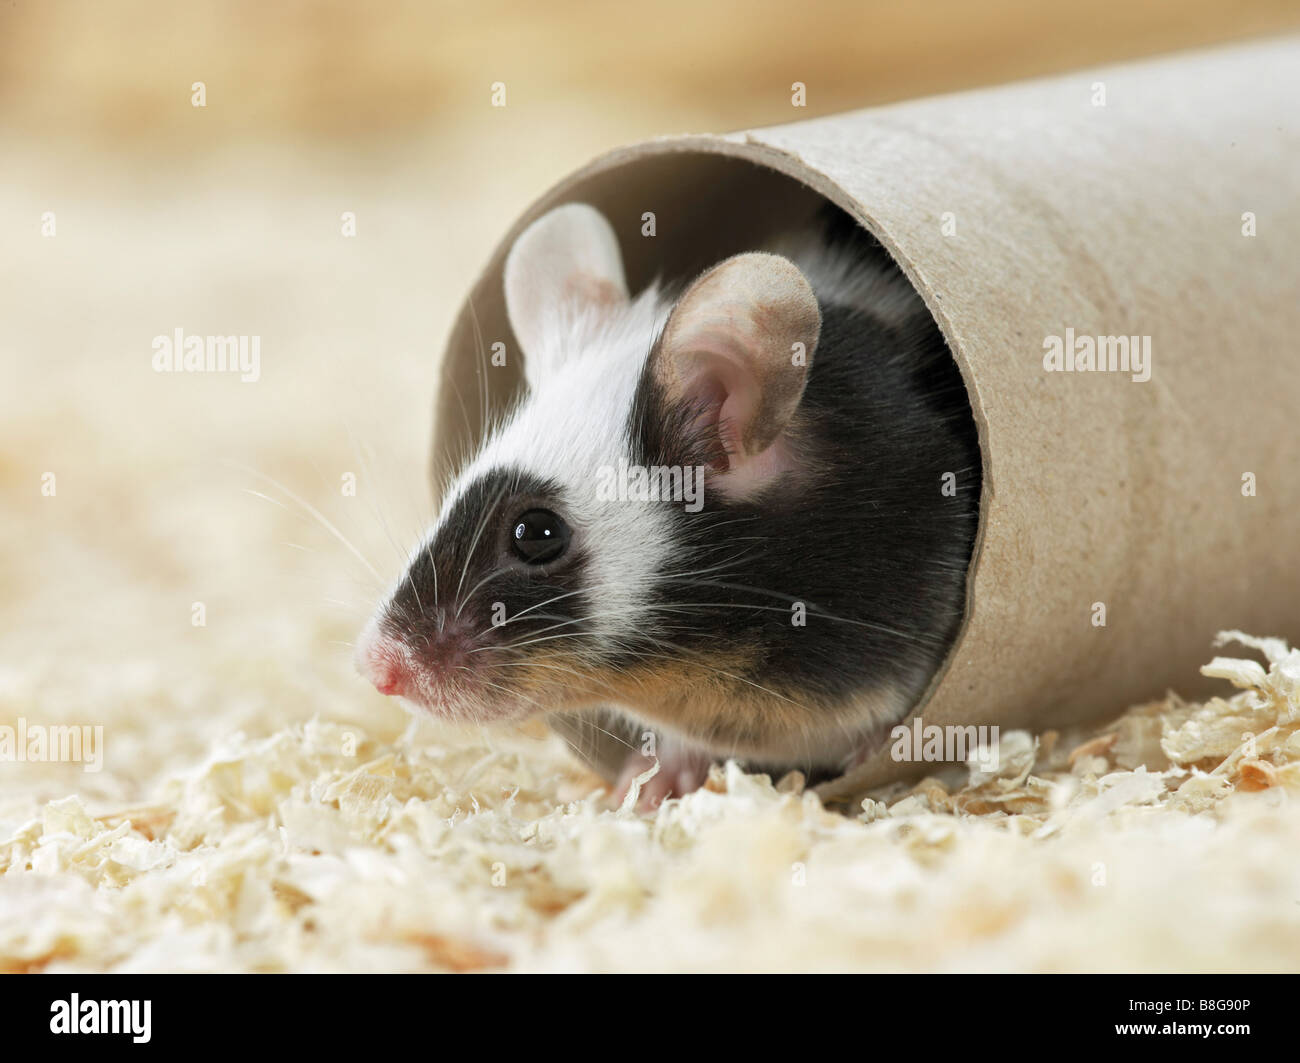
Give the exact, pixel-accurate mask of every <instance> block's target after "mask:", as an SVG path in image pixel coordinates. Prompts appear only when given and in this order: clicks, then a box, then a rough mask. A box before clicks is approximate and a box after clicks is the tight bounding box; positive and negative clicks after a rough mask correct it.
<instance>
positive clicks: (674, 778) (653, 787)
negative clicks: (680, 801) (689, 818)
mask: <svg viewBox="0 0 1300 1063" xmlns="http://www.w3.org/2000/svg"><path fill="white" fill-rule="evenodd" d="M656 762H657V763H658V764H659V770H658V771H657V772H656V773H655V774H654V775H652V776H651V777H650V778H649V779H647V780H646V781H645V782H643V783H642V784H641V792H640V793H639V794H638V795H637V802H636V807H637V810H638V811H641V812H651V811H653V810H654V809H656V808H658V807H659V806H660V805H661V804H663V803H664V802H665V801H666V800H668V798H670V797H685V796H686V795H687V794H689V793H691V792H693V791H695V790H698V789H699V788H700V787H701V786H703V785H704V782H705V780H706V779H708V777H709V765H711V764H712V763H713V758H712V757H711V756H709V754H707V753H705V752H702V751H700V750H694V749H682V748H681V747H679V746H672V745H668V744H667V743H661V745H660V749H659V756H658V758H657V761H656V758H655V757H647V756H643V755H642V754H641V752H640V751H639V750H634V751H633V752H631V753H629V754H628V755H627V759H626V760H625V761H624V762H623V768H622V770H621V771H620V772H619V775H618V782H617V783H615V784H614V801H615V802H616V803H617V804H618V805H620V806H621V805H622V804H623V801H624V800H625V799H626V797H627V794H628V791H629V790H631V789H632V783H633V782H634V781H635V780H636V778H637V777H638V776H640V775H643V774H644V773H645V772H647V771H649V770H650V769H651V768H652V767H653V766H654V765H655V763H656Z"/></svg>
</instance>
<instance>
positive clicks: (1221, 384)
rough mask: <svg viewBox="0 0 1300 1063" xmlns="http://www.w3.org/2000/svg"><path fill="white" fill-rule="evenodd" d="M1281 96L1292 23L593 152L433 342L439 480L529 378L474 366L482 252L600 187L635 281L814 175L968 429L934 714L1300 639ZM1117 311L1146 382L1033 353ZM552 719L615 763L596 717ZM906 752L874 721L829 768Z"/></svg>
mask: <svg viewBox="0 0 1300 1063" xmlns="http://www.w3.org/2000/svg"><path fill="white" fill-rule="evenodd" d="M813 91H815V87H814V89H813ZM1298 100H1300V38H1286V39H1282V40H1275V41H1266V42H1259V43H1253V44H1250V45H1246V46H1237V47H1232V48H1227V49H1220V50H1214V51H1208V52H1198V53H1190V54H1185V55H1178V56H1173V57H1166V58H1160V59H1157V60H1154V61H1148V62H1144V63H1140V64H1133V65H1126V66H1121V67H1113V68H1107V69H1102V70H1096V71H1085V72H1080V73H1076V74H1071V75H1068V76H1065V77H1059V78H1054V79H1050V80H1039V81H1032V82H1024V83H1018V84H1013V85H1009V86H1005V87H1000V88H994V89H988V90H980V91H975V92H967V93H962V94H958V95H951V96H944V97H939V98H934V99H925V100H919V101H914V102H909V103H904V104H899V105H894V106H889V107H882V108H878V109H873V110H867V111H860V112H856V113H851V114H844V115H836V116H832V117H827V118H821V119H816V120H812V121H805V122H798V123H794V124H790V125H782V126H776V127H773V128H769V129H761V130H757V131H753V132H747V133H738V134H732V135H727V136H685V137H674V138H668V139H661V140H656V141H653V142H650V143H645V144H640V145H636V146H634V147H631V148H626V149H622V150H619V151H615V152H612V153H611V154H608V155H606V156H604V157H602V158H600V159H598V160H596V161H595V162H593V163H591V164H590V165H589V166H587V167H586V168H585V169H583V170H581V171H579V172H578V173H576V174H574V175H573V176H572V177H570V178H568V179H567V180H565V181H563V182H561V183H560V184H559V185H558V186H557V187H556V188H553V189H552V190H551V191H550V192H548V193H547V194H546V195H544V196H543V197H542V198H541V199H540V200H538V201H537V202H536V203H535V204H534V205H533V206H532V207H531V208H530V209H529V210H528V211H527V212H526V214H525V215H524V216H523V217H522V218H520V219H519V221H518V222H517V223H516V225H515V226H514V227H513V229H511V231H510V232H509V233H508V234H507V235H506V237H505V238H504V240H503V241H502V243H501V245H500V247H499V248H498V250H497V252H496V253H495V254H494V256H493V257H492V259H491V261H490V262H489V263H488V265H487V267H486V269H485V271H484V272H483V274H482V275H481V277H480V278H479V280H478V281H477V283H476V285H475V287H474V289H473V292H472V295H471V299H470V302H469V303H467V305H466V307H465V309H464V310H463V311H462V313H461V315H460V318H459V320H458V322H457V323H456V325H455V327H454V330H453V333H452V336H451V340H450V343H449V346H448V349H447V353H446V356H445V358H444V362H443V374H442V387H441V389H440V392H439V395H438V397H437V408H436V425H435V436H434V471H435V483H436V484H437V487H438V489H439V490H441V488H442V486H443V483H442V481H443V479H444V478H445V476H446V475H447V473H448V471H449V470H450V469H451V468H453V467H454V465H455V462H456V460H457V459H458V457H459V456H462V455H463V454H464V453H465V452H466V451H467V450H468V449H470V447H471V444H472V442H473V440H474V439H476V438H477V434H478V433H479V432H480V430H481V427H482V412H483V407H484V397H483V391H482V389H483V388H484V387H486V390H487V402H486V405H487V407H488V408H489V409H490V410H493V411H497V410H501V409H504V408H505V407H506V406H507V405H508V403H509V401H510V399H511V397H512V396H513V394H514V392H515V389H516V388H517V387H518V386H519V380H520V375H519V365H518V363H519V359H518V358H517V357H515V358H510V359H509V360H508V361H509V364H508V365H507V366H505V367H500V368H489V367H487V366H486V363H485V361H484V359H483V357H482V350H483V347H482V345H483V344H486V345H487V347H488V348H490V347H491V344H492V343H493V342H496V341H501V342H504V343H505V344H506V346H507V350H510V351H513V350H515V345H514V340H513V337H512V336H511V334H510V330H509V326H508V324H507V322H506V318H505V313H504V306H503V300H502V294H501V269H502V263H503V259H504V256H505V253H506V251H507V250H508V249H509V247H510V245H511V244H512V242H513V240H514V238H515V237H516V236H517V235H518V234H519V232H520V231H522V229H523V228H524V227H525V226H526V225H527V224H528V223H529V222H531V221H532V220H533V219H534V218H536V217H537V216H539V215H540V214H542V213H544V212H545V211H547V210H549V209H550V208H552V207H554V206H556V205H558V204H560V203H563V202H570V201H585V202H589V203H592V204H594V205H595V206H597V207H599V208H600V209H602V210H603V211H604V212H605V213H606V215H607V216H608V217H609V218H610V219H611V221H612V222H613V224H614V226H615V229H616V230H617V231H618V234H619V237H620V241H621V243H622V246H623V250H624V255H625V258H626V260H627V267H628V279H629V283H630V284H631V285H633V287H634V289H635V287H636V286H638V285H640V284H643V283H645V282H646V281H648V280H649V279H650V277H651V276H652V275H653V274H654V273H655V272H658V271H659V270H660V269H661V268H662V269H665V270H668V271H674V270H679V269H683V268H693V269H699V268H703V267H704V266H707V265H709V264H711V263H712V262H714V261H716V260H717V258H719V257H721V256H722V255H725V254H730V253H734V252H736V251H740V250H745V249H749V248H752V247H753V246H754V245H755V243H756V242H758V241H760V240H761V239H762V238H763V237H764V236H765V234H767V233H768V232H771V231H774V230H775V229H777V228H779V227H780V226H781V224H782V223H783V222H785V221H787V220H789V219H792V218H797V217H800V216H802V215H804V214H807V213H810V212H811V211H812V210H813V209H815V207H816V206H817V204H818V203H819V201H820V197H825V198H826V199H830V200H832V201H834V202H835V203H837V204H839V205H840V206H841V207H843V208H845V209H846V210H848V211H849V212H850V213H851V214H853V215H854V216H855V217H856V218H857V219H858V220H859V221H860V222H861V224H862V225H863V226H865V227H866V228H867V229H869V230H870V231H871V232H872V233H874V234H875V235H876V236H877V237H878V238H879V239H880V240H881V241H882V242H883V243H884V245H885V246H886V247H887V248H888V249H889V251H890V252H891V253H892V254H893V256H894V257H895V259H896V260H897V261H898V263H899V264H900V265H901V267H902V268H903V270H904V271H905V272H906V274H907V276H908V277H909V278H910V279H911V281H912V283H913V284H914V285H915V286H916V288H917V290H918V291H919V292H920V294H921V295H922V297H923V298H924V299H925V302H926V304H927V305H928V306H929V308H930V310H931V311H932V312H933V314H934V316H935V319H936V320H937V321H938V323H939V325H940V326H941V328H942V329H943V332H944V334H945V336H946V337H947V339H948V343H949V345H950V347H951V349H952V352H953V355H954V357H955V358H956V360H957V362H958V364H959V366H960V368H961V371H962V373H963V375H964V378H965V380H966V383H967V387H968V389H969V391H970V395H971V402H972V407H973V409H974V415H975V418H976V421H977V423H978V426H979V430H980V437H981V444H982V448H983V457H984V492H983V499H982V520H981V532H980V537H979V541H978V542H977V545H976V553H975V561H974V563H973V565H972V573H971V578H970V584H969V588H970V593H969V596H968V602H967V621H966V625H965V627H964V629H963V632H962V634H961V636H960V638H959V639H958V642H957V644H956V646H955V647H954V649H953V651H952V653H951V654H950V656H949V660H948V662H947V665H946V667H945V669H944V670H943V672H942V673H941V674H940V675H939V676H937V677H936V680H935V682H934V683H933V684H932V685H931V688H930V691H929V692H928V694H927V696H926V698H925V699H924V700H923V701H922V703H921V705H920V706H919V707H918V710H917V711H918V712H919V714H920V715H921V717H922V719H923V721H924V723H925V724H926V725H930V724H937V725H940V726H942V725H947V724H998V725H1000V727H1001V728H1002V730H1003V732H1005V731H1007V730H1009V729H1011V728H1028V729H1031V730H1041V729H1044V728H1047V727H1055V726H1060V725H1064V724H1068V723H1071V722H1076V721H1079V720H1082V719H1085V718H1087V717H1090V716H1095V715H1098V714H1105V713H1114V712H1118V711H1119V710H1121V709H1123V708H1124V707H1125V706H1127V705H1129V704H1131V703H1134V702H1137V701H1140V700H1144V699H1147V698H1151V697H1158V696H1160V695H1162V694H1163V693H1164V692H1165V690H1166V689H1168V688H1170V687H1177V688H1178V689H1180V690H1182V691H1186V692H1193V691H1196V690H1198V689H1200V688H1201V685H1202V684H1203V682H1204V681H1203V680H1202V681H1199V682H1198V680H1197V666H1198V664H1199V663H1200V662H1201V661H1202V659H1203V658H1204V655H1205V652H1206V648H1207V647H1208V646H1209V645H1210V644H1211V640H1212V639H1213V636H1214V634H1215V632H1216V631H1218V630H1220V629H1222V628H1224V627H1237V628H1241V629H1244V630H1249V631H1255V632H1261V633H1265V634H1276V635H1279V636H1286V637H1289V638H1290V639H1291V640H1292V641H1293V642H1294V641H1295V640H1296V639H1297V637H1300V594H1297V591H1296V579H1295V558H1296V548H1297V544H1300V474H1298V472H1297V469H1300V465H1297V458H1298V457H1300V436H1298V433H1297V411H1298V410H1300V351H1298V350H1297V346H1298V345H1300V341H1298V340H1297V336H1300V127H1298V126H1297V123H1296V107H1297V101H1298ZM647 212H652V213H653V214H654V219H655V225H656V230H657V231H656V235H654V236H652V237H647V236H643V235H642V227H643V224H644V215H645V214H646V213H647ZM1252 226H1253V228H1252ZM1252 232H1253V235H1251V233H1252ZM1112 336H1114V337H1118V336H1125V337H1139V338H1141V339H1139V340H1138V341H1137V343H1138V344H1139V345H1145V344H1147V343H1149V350H1150V365H1149V371H1150V376H1149V379H1146V380H1135V379H1134V375H1135V372H1136V371H1135V370H1132V369H1130V371H1129V372H1123V371H1115V372H1111V371H1074V372H1067V371H1048V370H1047V369H1045V363H1044V356H1045V353H1046V349H1047V346H1048V344H1050V342H1051V341H1050V339H1049V338H1050V337H1058V338H1059V339H1060V340H1061V342H1062V343H1063V344H1067V345H1068V343H1069V342H1070V339H1071V337H1073V338H1074V339H1075V341H1076V342H1078V337H1091V338H1096V337H1112ZM1067 353H1068V351H1067ZM1103 360H1104V356H1103ZM1137 375H1139V376H1141V375H1142V374H1141V373H1140V372H1139V373H1137ZM1252 483H1253V494H1252ZM1103 608H1104V625H1102V624H1100V623H1099V621H1100V620H1101V619H1102V614H1101V610H1102V609H1103ZM553 722H554V723H555V725H557V726H558V728H559V729H560V730H561V731H562V732H563V733H566V734H567V735H569V736H570V737H571V738H574V739H575V740H576V741H577V742H578V744H579V745H580V746H581V748H582V749H583V751H584V753H585V754H586V755H588V757H589V759H590V760H591V761H592V762H593V764H595V765H596V766H597V767H598V768H601V769H602V770H604V771H606V772H608V771H610V770H611V763H612V761H611V759H610V758H611V757H612V756H613V755H614V754H615V753H616V752H617V749H616V747H614V746H613V745H612V743H611V741H609V740H603V739H604V736H602V735H600V733H599V732H598V731H596V730H594V729H593V728H592V727H591V726H590V725H589V724H587V723H585V722H584V721H581V720H574V719H571V718H570V719H559V720H554V721H553ZM919 767H922V766H919V765H915V764H899V763H895V762H893V761H891V760H890V758H889V754H888V749H887V748H886V749H885V750H882V751H881V752H880V753H879V754H877V755H874V756H873V757H871V758H869V759H868V760H867V761H865V762H864V763H863V764H862V766H861V767H860V768H859V769H857V770H855V771H854V772H853V773H852V774H851V775H850V776H848V777H846V778H844V779H841V780H837V781H835V782H832V783H829V784H826V785H824V786H823V787H822V788H821V792H822V794H823V796H824V797H828V798H830V797H836V796H841V797H842V796H845V795H848V794H850V793H854V792H857V791H859V790H861V789H862V788H864V787H865V786H867V785H872V784H877V783H881V782H884V781H887V780H890V779H892V778H896V777H899V776H902V775H905V774H910V773H913V772H915V771H916V770H918V768H919Z"/></svg>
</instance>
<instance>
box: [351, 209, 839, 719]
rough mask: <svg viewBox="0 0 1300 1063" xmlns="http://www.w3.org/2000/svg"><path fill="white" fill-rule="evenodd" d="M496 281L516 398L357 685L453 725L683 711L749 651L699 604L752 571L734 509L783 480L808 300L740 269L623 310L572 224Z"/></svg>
mask: <svg viewBox="0 0 1300 1063" xmlns="http://www.w3.org/2000/svg"><path fill="white" fill-rule="evenodd" d="M504 282H505V294H506V306H507V311H508V314H509V318H510V324H511V327H512V329H513V331H514V334H515V336H516V337H517V339H518V341H519V343H520V345H521V347H522V353H523V359H524V369H525V377H526V381H527V385H528V387H527V391H526V393H525V394H524V395H523V396H522V398H521V400H520V401H519V403H518V405H517V406H516V407H515V409H514V410H513V412H512V413H511V414H510V415H509V416H508V417H507V418H506V419H505V420H504V422H503V423H501V424H500V425H497V426H496V427H495V428H494V429H493V430H492V431H491V432H490V433H489V434H488V436H487V439H486V441H485V442H484V444H483V446H482V447H481V449H480V450H479V451H478V453H477V454H476V455H475V456H474V457H473V458H472V459H471V460H470V461H469V463H468V464H467V465H466V466H465V467H464V468H463V469H462V470H461V471H460V473H459V475H458V476H457V478H456V480H455V482H454V484H453V485H452V487H451V489H450V490H449V491H448V493H447V495H446V498H445V500H444V502H443V505H442V510H441V514H440V516H439V517H438V519H437V521H436V523H435V525H434V527H433V528H432V530H431V531H430V532H429V534H428V535H427V537H426V538H425V540H424V541H423V542H422V543H421V544H420V546H419V547H418V549H417V550H416V551H415V553H414V555H413V557H412V559H411V562H410V565H409V568H408V570H407V571H406V572H405V573H404V574H403V575H402V577H401V579H400V580H399V582H398V583H397V585H396V586H395V588H394V589H393V590H392V592H391V593H390V594H389V596H388V597H387V599H386V600H385V601H384V602H383V603H382V604H381V606H380V608H379V610H378V612H377V613H376V615H375V617H374V618H373V619H372V620H371V622H370V624H369V625H368V626H367V628H366V630H365V632H363V635H362V638H361V640H360V642H359V644H358V652H357V661H358V667H359V668H360V670H361V671H362V673H363V674H364V675H365V676H367V677H368V678H369V679H371V680H372V681H373V682H374V684H375V685H376V686H377V687H378V688H379V689H380V690H381V691H382V692H384V693H386V694H396V695H401V696H404V697H405V698H407V699H408V700H410V701H413V702H415V703H417V704H418V705H420V706H422V707H424V708H426V709H427V710H430V711H432V712H433V713H435V714H437V715H439V716H444V717H449V718H456V719H461V720H466V721H474V722H481V721H486V720H491V719H504V718H509V717H522V716H525V715H528V714H530V713H534V712H538V711H552V710H558V709H571V708H579V707H582V706H584V705H589V704H593V703H600V702H609V703H614V704H622V705H624V706H626V707H631V708H633V709H636V708H638V707H645V706H646V705H647V703H648V702H649V701H651V700H655V699H658V700H659V701H664V700H665V698H667V699H668V700H674V699H675V700H677V701H681V702H682V704H683V705H684V706H686V707H684V708H683V710H682V711H683V712H688V711H689V705H687V703H688V702H689V701H690V691H691V690H692V689H694V690H696V691H698V692H699V693H700V695H701V696H706V691H705V688H706V687H707V688H709V690H711V691H712V693H710V694H708V695H707V696H710V697H715V698H716V694H717V690H716V686H717V682H716V680H717V677H718V676H719V675H725V674H727V672H728V668H729V667H730V666H733V665H734V666H737V667H739V662H741V661H742V659H743V658H744V657H745V656H746V654H747V653H748V652H749V651H750V650H752V649H753V647H752V644H749V643H748V642H747V640H746V636H745V633H744V631H743V629H742V628H741V627H738V626H737V624H736V622H735V621H734V620H733V613H734V610H728V608H727V603H728V600H729V599H730V598H733V597H734V595H733V594H732V592H730V591H727V590H725V589H718V588H716V587H713V588H710V587H707V586H702V584H706V583H707V582H708V576H709V575H710V573H714V574H717V573H722V574H723V575H724V576H726V575H727V574H730V575H731V576H733V577H734V576H735V571H734V565H735V563H736V562H737V560H738V558H739V557H740V555H745V554H747V553H749V552H752V551H753V550H759V551H761V549H762V544H761V541H760V540H761V529H756V528H753V527H748V528H747V527H746V526H745V524H744V522H743V521H740V520H739V519H738V518H736V517H735V513H736V508H737V507H741V508H745V507H749V508H750V509H752V508H753V505H754V503H755V502H756V500H757V499H759V498H760V497H761V496H764V495H765V494H767V493H768V489H769V488H771V487H772V486H773V485H775V484H776V483H778V482H780V481H784V480H786V478H787V477H788V476H789V475H790V474H792V473H794V472H795V471H796V470H797V469H798V467H799V460H798V450H799V440H798V435H799V433H798V420H799V419H798V413H797V410H798V406H799V401H800V398H801V396H802V394H803V387H804V381H805V377H806V373H807V370H808V366H809V365H810V364H811V361H812V355H813V352H814V350H815V347H816V344H817V339H818V333H819V329H820V321H821V318H820V313H819V310H818V305H817V300H816V297H815V296H814V295H813V292H812V289H811V288H810V287H809V285H808V283H807V281H806V280H805V279H804V277H803V275H802V274H801V273H800V271H799V270H798V269H797V268H796V267H795V266H794V265H793V264H792V263H791V262H789V261H788V260H787V259H784V258H781V257H778V256H775V255H766V254H744V255H738V256H736V257H735V258H731V259H728V260H726V261H724V262H722V263H720V264H719V265H717V266H715V267H714V268H712V269H711V270H709V271H707V272H706V273H704V274H703V275H702V276H701V277H699V278H698V279H696V280H695V281H694V283H692V284H690V285H689V286H687V287H686V289H685V290H684V291H683V292H682V294H681V295H680V297H679V298H677V299H676V300H675V301H674V300H669V299H667V298H665V297H664V296H663V295H662V294H661V292H660V290H659V288H658V287H657V285H652V286H651V287H650V288H649V289H648V290H646V291H645V292H643V293H642V294H640V295H639V296H637V297H636V298H631V297H630V296H629V293H628V290H627V285H626V281H625V279H624V273H623V264H622V259H621V255H620V252H619V246H618V242H617V239H616V237H615V235H614V232H613V230H612V229H611V228H610V226H609V223H608V222H607V221H606V220H605V218H604V217H603V216H602V215H601V214H599V213H598V212H597V211H595V210H594V209H592V208H591V207H588V206H585V205H581V204H573V205H569V206H564V207H560V208H557V209H556V210H553V211H551V212H550V213H549V214H546V215H545V216H543V217H542V218H541V219H539V220H538V221H536V222H535V223H533V225H532V226H530V227H529V228H528V229H527V230H526V231H525V232H524V233H523V234H522V235H521V236H520V237H519V239H518V241H517V242H516V243H515V245H514V247H513V248H512V250H511V252H510V255H509V256H508V259H507V262H506V267H505V276H504ZM486 371H487V372H491V371H492V370H491V369H490V368H489V369H487V370H486ZM744 519H745V520H748V521H752V520H753V519H754V518H753V516H752V515H747V516H746V517H745V518H744ZM729 565H730V566H732V567H728V566H729ZM743 581H744V579H743V574H742V576H741V577H740V578H739V579H738V580H737V582H743ZM752 615H753V614H751V617H752ZM700 684H703V686H701V685H700ZM670 689H671V691H673V693H672V695H671V697H669V696H668V695H667V694H666V693H665V692H666V691H669V690H670ZM646 711H647V712H649V709H648V708H647V710H646ZM651 715H653V714H652V713H651Z"/></svg>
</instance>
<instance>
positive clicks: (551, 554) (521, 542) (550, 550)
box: [510, 509, 570, 565]
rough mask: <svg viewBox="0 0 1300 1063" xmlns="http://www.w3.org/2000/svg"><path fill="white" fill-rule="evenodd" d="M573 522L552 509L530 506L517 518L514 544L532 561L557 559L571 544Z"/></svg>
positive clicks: (512, 533)
mask: <svg viewBox="0 0 1300 1063" xmlns="http://www.w3.org/2000/svg"><path fill="white" fill-rule="evenodd" d="M569 535H570V532H569V526H568V525H567V524H565V523H564V521H562V520H561V519H560V518H559V516H557V515H556V514H554V513H552V512H551V511H550V510H549V509H530V510H528V512H526V513H521V514H520V515H519V516H518V517H516V518H515V523H514V526H513V527H512V528H511V529H510V546H511V548H512V549H513V550H514V552H515V555H516V556H517V557H519V558H520V560H522V561H527V562H528V563H529V564H530V565H543V564H545V563H546V562H548V561H554V560H555V559H556V558H557V557H559V556H560V555H561V554H562V553H564V551H565V549H566V548H567V547H568V545H569Z"/></svg>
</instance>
